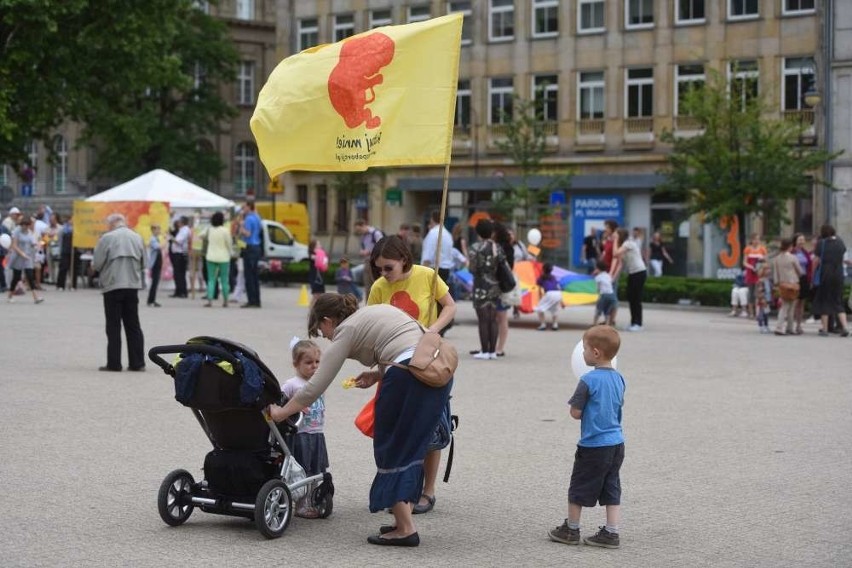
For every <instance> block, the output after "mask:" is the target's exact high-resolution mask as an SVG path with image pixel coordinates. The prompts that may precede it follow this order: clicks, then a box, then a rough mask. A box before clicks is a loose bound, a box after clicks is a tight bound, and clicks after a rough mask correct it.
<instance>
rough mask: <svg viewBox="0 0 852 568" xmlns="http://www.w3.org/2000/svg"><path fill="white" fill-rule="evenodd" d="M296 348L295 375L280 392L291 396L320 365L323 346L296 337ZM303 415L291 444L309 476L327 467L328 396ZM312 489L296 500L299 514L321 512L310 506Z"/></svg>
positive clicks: (312, 515) (313, 515) (308, 515)
mask: <svg viewBox="0 0 852 568" xmlns="http://www.w3.org/2000/svg"><path fill="white" fill-rule="evenodd" d="M290 346H291V349H292V352H293V367H294V368H295V369H296V376H294V377H293V378H292V379H289V380H288V381H287V382H285V383H284V385H283V386H282V387H281V392H283V393H284V395H285V396H286V397H287V398H288V399H292V398H293V397H294V396H295V395H296V393H297V392H299V390H301V389H302V387H304V386H305V385H306V384H307V382H308V379H310V378H311V377H313V376H314V373H315V372H316V370H317V367H319V362H320V349H319V346H318V345H317V344H316V343H314V342H313V341H310V340H307V339H298V338H293V341H292V342H291V344H290ZM302 412H303V413H304V417H303V418H302V424H301V425H300V426H299V432H298V433H297V434H296V437H295V440H294V442H293V444H292V446H293V447H292V451H293V457H294V458H296V461H297V462H299V464H300V465H301V466H302V467H303V468H305V474H306V475H307V476H308V477H310V476H312V475H317V474H320V473H323V472H325V470H327V469H328V451H327V450H326V446H325V435H324V434H323V425H324V424H325V400H324V398H323V396H322V395H320V397H319V398H318V399H317V400H316V401H314V403H313V404H312V405H311V406H310V407H309V408H305V409H303V410H302ZM310 495H311V489H310V488H309V490H308V493H307V495H306V496H305V497H304V498H302V499H301V500H299V501H298V502H297V503H296V516H299V517H304V518H306V519H315V518H317V517H318V516H319V512H318V511H317V510H316V509H314V508H313V507H311V506H310Z"/></svg>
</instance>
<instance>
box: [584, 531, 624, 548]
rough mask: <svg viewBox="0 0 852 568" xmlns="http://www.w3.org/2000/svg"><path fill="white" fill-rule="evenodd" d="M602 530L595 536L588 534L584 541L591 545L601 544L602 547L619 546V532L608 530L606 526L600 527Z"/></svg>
mask: <svg viewBox="0 0 852 568" xmlns="http://www.w3.org/2000/svg"><path fill="white" fill-rule="evenodd" d="M599 528H600V530H599V531H598V532H597V533H596V534H595V535H593V536H587V537H586V538H584V539H583V542H584V543H586V544H588V545H590V546H600V547H602V548H618V547H619V546H620V543H619V541H618V533H611V532H609V531H608V530H606V527H599Z"/></svg>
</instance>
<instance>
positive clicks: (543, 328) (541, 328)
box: [536, 324, 547, 331]
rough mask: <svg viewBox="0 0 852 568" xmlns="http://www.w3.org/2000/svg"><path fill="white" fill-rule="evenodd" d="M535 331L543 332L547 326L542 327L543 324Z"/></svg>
mask: <svg viewBox="0 0 852 568" xmlns="http://www.w3.org/2000/svg"><path fill="white" fill-rule="evenodd" d="M536 329H537V330H539V331H544V330H545V329H547V326H546V325H544V324H541V325H539V326H538V327H537V328H536Z"/></svg>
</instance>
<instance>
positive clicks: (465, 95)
mask: <svg viewBox="0 0 852 568" xmlns="http://www.w3.org/2000/svg"><path fill="white" fill-rule="evenodd" d="M470 99H471V91H470V79H462V80H460V81H459V85H458V90H457V91H456V119H455V122H454V125H455V126H456V127H459V128H464V129H468V128H470V124H471V121H470V118H471V108H470Z"/></svg>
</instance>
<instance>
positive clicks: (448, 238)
mask: <svg viewBox="0 0 852 568" xmlns="http://www.w3.org/2000/svg"><path fill="white" fill-rule="evenodd" d="M438 229H440V225H435V226H434V227H432V228H431V229H429V232H428V233H426V238H424V239H423V252H421V254H420V264H423V265H425V266H430V267H432V268H435V251H436V249H437V245H438ZM438 262H439V264H440V266H439V268H448V269H453V268H454V264H455V263H454V260H453V237H452V235H451V234H450V231H448V230H447V229H446V228H444V230H443V231H442V232H441V258H440V260H439V261H438Z"/></svg>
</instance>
